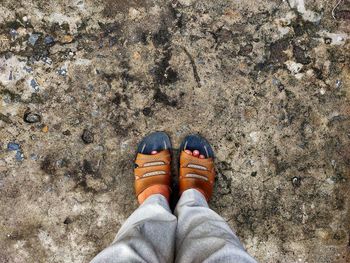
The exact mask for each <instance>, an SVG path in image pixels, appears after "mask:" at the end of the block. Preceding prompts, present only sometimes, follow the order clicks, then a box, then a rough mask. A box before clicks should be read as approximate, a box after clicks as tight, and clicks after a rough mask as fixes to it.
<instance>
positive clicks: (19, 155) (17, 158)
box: [15, 151, 24, 161]
mask: <svg viewBox="0 0 350 263" xmlns="http://www.w3.org/2000/svg"><path fill="white" fill-rule="evenodd" d="M15 158H16V160H17V161H23V159H24V155H23V153H22V152H21V151H17V152H16V156H15Z"/></svg>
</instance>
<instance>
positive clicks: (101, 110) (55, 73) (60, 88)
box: [0, 0, 350, 263]
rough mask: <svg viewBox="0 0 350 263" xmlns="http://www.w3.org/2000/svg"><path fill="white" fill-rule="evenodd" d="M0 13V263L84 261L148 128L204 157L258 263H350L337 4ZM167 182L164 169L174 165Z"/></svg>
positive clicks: (343, 19) (342, 48)
mask: <svg viewBox="0 0 350 263" xmlns="http://www.w3.org/2000/svg"><path fill="white" fill-rule="evenodd" d="M337 2H338V1H325V0H305V1H304V0H289V1H282V0H273V1H267V0H262V1H253V0H246V1H239V0H237V1H224V0H218V1H210V0H202V1H199V0H179V1H176V0H175V1H161V0H155V1H149V0H147V1H141V0H133V1H121V0H113V1H112V0H105V1H102V0H100V1H92V0H73V1H68V0H63V1H55V2H54V1H41V0H35V1H22V0H19V1H9V0H1V1H0V211H1V212H0V262H88V261H89V260H90V259H91V258H92V257H93V256H94V255H95V254H97V253H98V252H99V251H101V250H102V249H103V248H104V247H105V246H107V245H108V244H109V243H110V242H111V241H112V240H113V238H114V235H115V234H116V232H117V230H118V228H119V227H120V225H121V224H122V223H123V221H124V220H125V219H126V218H127V217H128V216H129V215H130V214H131V213H132V211H133V210H134V209H135V208H136V207H137V204H136V201H135V197H134V194H133V190H132V185H133V176H132V168H133V164H132V160H133V157H134V149H135V146H136V144H137V142H138V141H139V140H140V138H142V137H143V136H144V135H145V134H147V133H149V132H150V131H154V130H164V131H166V132H168V133H169V135H170V136H171V138H172V140H173V145H174V155H175V156H176V154H177V152H178V151H177V148H178V146H179V142H180V141H181V139H182V138H183V137H184V136H185V135H186V134H188V133H192V132H200V133H201V134H203V135H204V136H205V137H206V138H208V140H209V141H210V142H211V143H212V144H213V147H214V149H215V152H216V156H217V158H216V167H217V174H218V175H217V183H216V187H215V195H214V197H213V200H212V201H211V207H212V208H213V209H214V210H215V211H217V212H218V213H220V214H221V215H222V216H223V217H224V218H225V219H226V220H227V221H228V222H229V224H230V225H231V226H232V227H233V228H234V229H235V230H236V232H237V234H238V235H239V237H240V238H241V240H242V242H243V243H244V245H245V247H246V248H247V250H248V251H249V253H251V254H252V255H253V256H254V257H256V258H257V259H258V260H259V261H260V262H309V263H310V262H319V263H321V262H349V261H350V255H349V233H350V229H349V226H350V214H349V175H350V130H349V129H350V125H349V124H350V104H349V98H350V89H349V87H350V86H349V84H350V83H349V82H350V78H349V76H350V75H349V61H350V60H349V54H350V53H349V31H350V28H349V19H350V16H349V14H350V2H349V0H343V1H339V3H338V4H337ZM174 171H176V167H174Z"/></svg>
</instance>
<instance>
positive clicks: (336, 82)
mask: <svg viewBox="0 0 350 263" xmlns="http://www.w3.org/2000/svg"><path fill="white" fill-rule="evenodd" d="M335 87H336V88H337V89H339V88H340V87H341V80H339V79H337V80H336V81H335Z"/></svg>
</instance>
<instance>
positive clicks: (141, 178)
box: [134, 132, 171, 204]
mask: <svg viewBox="0 0 350 263" xmlns="http://www.w3.org/2000/svg"><path fill="white" fill-rule="evenodd" d="M170 149H171V144H170V140H169V137H168V135H166V134H165V133H164V132H154V133H151V134H150V135H148V136H146V137H145V138H143V140H142V141H141V142H140V144H139V146H138V149H137V156H136V160H135V164H136V168H135V170H134V173H135V192H136V196H137V200H138V202H139V204H142V203H143V202H144V201H145V200H146V199H147V198H148V197H150V196H151V195H154V194H161V195H163V196H164V197H165V198H166V199H167V200H168V201H169V198H170V181H171V176H170V161H171V157H170V151H169V150H170Z"/></svg>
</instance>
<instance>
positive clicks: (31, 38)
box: [28, 34, 39, 46]
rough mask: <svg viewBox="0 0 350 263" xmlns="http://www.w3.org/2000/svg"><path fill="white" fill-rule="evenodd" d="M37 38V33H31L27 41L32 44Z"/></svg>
mask: <svg viewBox="0 0 350 263" xmlns="http://www.w3.org/2000/svg"><path fill="white" fill-rule="evenodd" d="M38 39H39V35H38V34H31V35H30V37H29V38H28V42H29V43H30V44H31V45H32V46H34V45H35V43H36V41H37V40H38Z"/></svg>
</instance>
